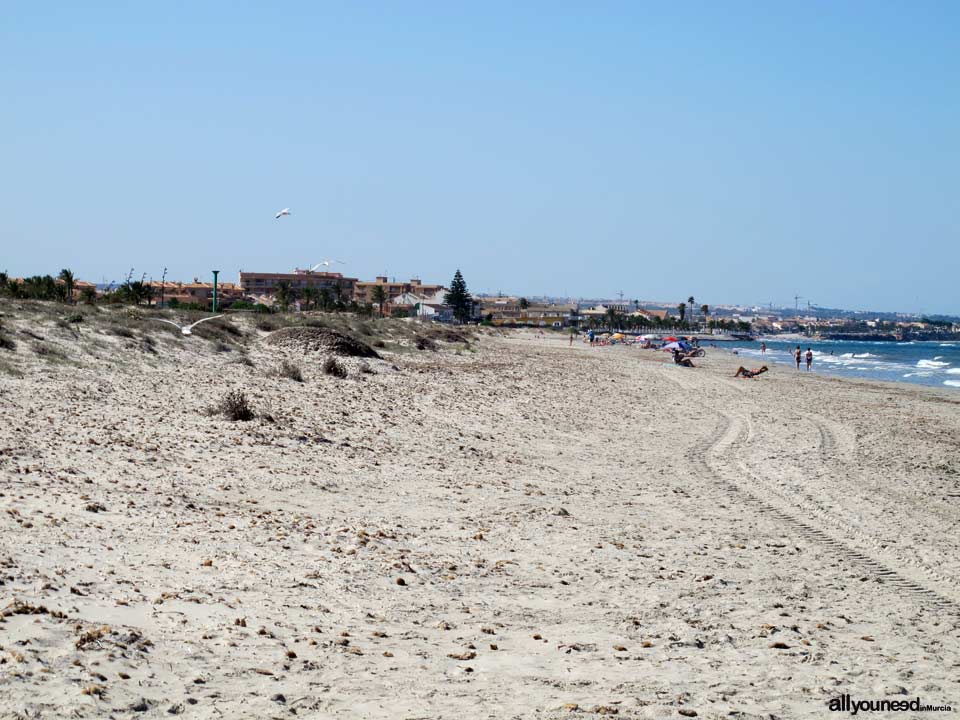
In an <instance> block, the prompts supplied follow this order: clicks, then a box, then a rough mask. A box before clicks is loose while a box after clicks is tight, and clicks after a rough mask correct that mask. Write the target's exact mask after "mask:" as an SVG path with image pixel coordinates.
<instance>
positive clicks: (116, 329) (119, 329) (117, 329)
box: [110, 325, 133, 338]
mask: <svg viewBox="0 0 960 720" xmlns="http://www.w3.org/2000/svg"><path fill="white" fill-rule="evenodd" d="M110 334H111V335H116V336H117V337H122V338H132V337H133V330H131V329H130V328H128V327H125V326H123V325H111V326H110Z"/></svg>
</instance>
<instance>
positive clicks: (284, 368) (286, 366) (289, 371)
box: [277, 360, 303, 382]
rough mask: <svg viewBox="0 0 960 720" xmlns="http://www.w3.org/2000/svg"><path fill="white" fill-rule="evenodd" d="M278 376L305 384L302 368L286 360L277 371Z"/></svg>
mask: <svg viewBox="0 0 960 720" xmlns="http://www.w3.org/2000/svg"><path fill="white" fill-rule="evenodd" d="M277 375H279V376H280V377H285V378H287V379H288V380H294V381H296V382H303V372H302V371H301V370H300V366H299V365H297V364H296V363H292V362H290V361H289V360H284V361H283V362H282V363H280V368H279V369H278V370H277Z"/></svg>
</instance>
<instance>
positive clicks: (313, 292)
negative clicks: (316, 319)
mask: <svg viewBox="0 0 960 720" xmlns="http://www.w3.org/2000/svg"><path fill="white" fill-rule="evenodd" d="M301 295H302V297H303V305H304V310H308V309H310V308H312V307H316V304H317V296H318V293H317V289H316V288H312V287H305V288H304V289H303V293H302V294H301Z"/></svg>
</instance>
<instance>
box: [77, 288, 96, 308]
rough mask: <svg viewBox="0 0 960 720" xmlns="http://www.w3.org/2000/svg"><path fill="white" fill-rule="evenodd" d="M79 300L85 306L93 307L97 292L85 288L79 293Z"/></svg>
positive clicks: (93, 289)
mask: <svg viewBox="0 0 960 720" xmlns="http://www.w3.org/2000/svg"><path fill="white" fill-rule="evenodd" d="M80 299H81V300H83V302H85V303H86V304H87V305H93V304H94V303H96V302H97V291H96V289H95V288H92V287H89V286H87V287H85V288H83V290H81V291H80Z"/></svg>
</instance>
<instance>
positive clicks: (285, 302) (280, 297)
mask: <svg viewBox="0 0 960 720" xmlns="http://www.w3.org/2000/svg"><path fill="white" fill-rule="evenodd" d="M274 296H275V298H276V301H277V303H279V305H280V308H281V309H282V310H283V311H284V312H286V311H287V310H289V309H290V301H291V300H292V299H293V291H292V290H291V289H290V281H289V280H281V281H280V282H278V283H277V290H276V292H275V293H274Z"/></svg>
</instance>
